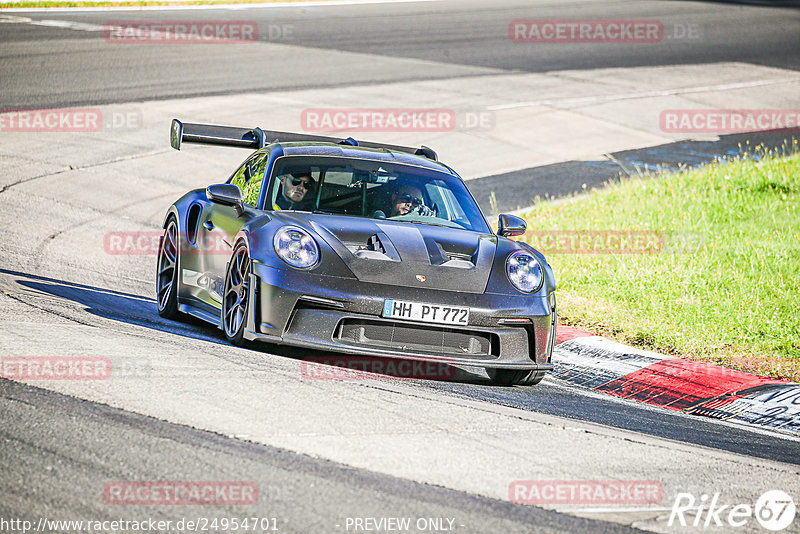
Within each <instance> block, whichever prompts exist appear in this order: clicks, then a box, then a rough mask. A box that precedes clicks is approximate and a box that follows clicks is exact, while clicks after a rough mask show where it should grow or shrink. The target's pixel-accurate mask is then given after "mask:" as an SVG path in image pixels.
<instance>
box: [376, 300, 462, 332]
mask: <svg viewBox="0 0 800 534" xmlns="http://www.w3.org/2000/svg"><path fill="white" fill-rule="evenodd" d="M383 317H390V318H392V319H406V320H409V321H421V322H423V323H437V324H454V325H460V326H467V325H468V324H469V308H465V307H463V306H443V305H441V304H425V303H423V302H408V301H406V300H395V299H386V300H385V301H384V303H383Z"/></svg>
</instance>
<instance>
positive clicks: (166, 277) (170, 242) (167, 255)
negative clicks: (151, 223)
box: [156, 217, 181, 319]
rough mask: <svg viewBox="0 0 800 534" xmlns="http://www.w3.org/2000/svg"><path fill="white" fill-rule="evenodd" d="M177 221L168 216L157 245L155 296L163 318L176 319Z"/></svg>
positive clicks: (177, 316)
mask: <svg viewBox="0 0 800 534" xmlns="http://www.w3.org/2000/svg"><path fill="white" fill-rule="evenodd" d="M179 254H180V242H179V241H178V222H177V220H176V219H175V217H170V218H169V221H167V226H166V228H164V236H163V237H162V238H161V243H160V245H159V247H158V262H157V263H156V296H157V297H158V314H159V315H160V316H161V317H164V318H165V319H178V318H179V317H180V315H181V314H180V312H179V311H178V255H179Z"/></svg>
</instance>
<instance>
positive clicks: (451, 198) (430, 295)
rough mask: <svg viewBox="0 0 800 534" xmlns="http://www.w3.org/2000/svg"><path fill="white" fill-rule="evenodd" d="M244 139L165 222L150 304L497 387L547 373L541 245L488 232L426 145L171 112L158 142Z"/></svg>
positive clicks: (550, 329)
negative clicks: (456, 372)
mask: <svg viewBox="0 0 800 534" xmlns="http://www.w3.org/2000/svg"><path fill="white" fill-rule="evenodd" d="M183 143H205V144H214V145H221V146H232V147H242V148H247V149H251V150H252V153H251V154H250V155H249V156H248V157H247V159H246V160H245V161H244V162H243V163H242V164H241V165H240V166H239V168H238V169H236V170H235V171H234V172H233V174H232V175H231V176H230V177H229V178H228V179H227V181H225V182H224V183H219V184H214V185H209V186H208V187H206V188H202V189H196V190H193V191H190V192H188V193H186V194H185V195H184V196H183V197H181V198H180V199H179V200H177V201H176V202H175V203H174V204H172V205H171V206H170V207H169V209H168V210H167V214H166V217H165V219H164V224H163V228H164V234H163V237H162V238H161V241H160V245H159V252H158V260H157V280H156V289H157V300H158V312H159V314H160V315H162V316H163V317H167V318H172V319H177V318H179V317H180V316H181V315H182V314H189V315H192V316H195V317H199V318H200V319H203V320H205V321H208V322H209V323H211V324H214V325H217V326H218V327H219V328H221V329H222V330H223V331H224V332H225V336H226V338H227V339H228V340H229V341H230V342H232V343H234V344H243V343H246V342H251V341H264V342H268V343H276V344H287V345H291V346H297V347H306V348H313V349H322V350H328V351H335V352H337V353H347V354H353V355H363V356H369V357H386V358H397V359H410V360H423V361H433V362H442V363H449V364H451V365H465V366H476V367H483V368H485V369H486V372H487V374H488V375H489V378H490V379H491V380H492V381H493V382H494V383H496V384H500V385H513V384H535V383H538V382H540V381H541V380H542V378H543V377H544V375H545V373H546V371H548V370H550V369H552V363H551V361H550V359H551V354H552V350H553V343H554V338H555V331H556V304H555V280H554V276H553V272H552V269H551V268H550V266H549V265H548V263H547V261H546V260H545V258H544V256H542V255H541V254H540V253H539V252H537V251H536V250H534V249H533V248H531V247H530V246H529V245H527V244H526V243H523V242H517V241H514V240H512V239H510V237H512V236H517V235H521V234H523V233H524V232H525V230H526V224H525V221H523V220H522V219H520V218H518V217H514V216H511V215H500V216H499V220H498V228H497V231H496V233H495V232H493V231H492V229H491V227H490V226H489V224H488V223H487V221H486V219H485V217H484V216H483V214H482V213H481V211H480V209H479V207H478V205H477V203H476V202H475V200H474V199H473V197H472V195H471V194H470V193H469V190H468V189H467V187H466V185H465V184H464V182H463V180H462V179H461V178H460V177H459V176H458V174H456V172H455V171H454V170H453V169H451V168H450V167H448V166H447V165H444V164H442V163H440V162H439V161H437V156H436V153H435V152H434V151H433V150H431V149H430V148H428V147H420V148H409V147H402V146H394V145H384V144H377V143H365V142H357V141H355V140H354V139H352V138H348V139H345V140H341V141H340V140H337V139H333V138H328V137H321V136H314V135H306V134H301V133H300V134H298V133H289V132H265V131H263V130H261V129H259V128H254V129H247V128H235V127H227V126H211V125H203V124H188V123H187V124H184V123H181V122H180V121H178V120H177V119H176V120H174V121H173V123H172V128H171V144H172V146H173V147H174V148H176V149H178V150H180V148H181V145H182V144H183Z"/></svg>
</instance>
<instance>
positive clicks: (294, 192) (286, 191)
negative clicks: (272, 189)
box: [274, 171, 317, 210]
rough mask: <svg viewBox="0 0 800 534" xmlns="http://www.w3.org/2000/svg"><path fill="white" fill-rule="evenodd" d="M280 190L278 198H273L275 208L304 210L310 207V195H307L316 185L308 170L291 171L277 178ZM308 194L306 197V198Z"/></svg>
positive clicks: (311, 200)
mask: <svg viewBox="0 0 800 534" xmlns="http://www.w3.org/2000/svg"><path fill="white" fill-rule="evenodd" d="M279 180H280V183H281V185H280V191H279V192H278V198H276V199H275V207H274V209H276V210H306V209H309V208H311V206H312V203H313V198H312V195H309V193H311V192H312V191H313V190H314V189H315V188H316V185H317V182H316V181H314V178H313V177H312V176H311V173H310V172H307V171H302V172H293V173H291V174H285V175H283V176H281V177H280V178H279ZM307 196H308V198H306V197H307Z"/></svg>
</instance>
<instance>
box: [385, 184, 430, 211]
mask: <svg viewBox="0 0 800 534" xmlns="http://www.w3.org/2000/svg"><path fill="white" fill-rule="evenodd" d="M412 211H416V212H418V213H419V214H420V215H433V211H431V209H430V208H429V207H427V206H426V205H425V203H424V201H423V196H422V191H421V190H420V189H419V188H418V187H417V186H415V185H412V184H405V185H401V186H399V187H398V188H397V189H396V190H395V191H394V192H393V193H392V196H391V210H390V215H389V217H399V216H401V215H408V214H409V213H411V212H412Z"/></svg>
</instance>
